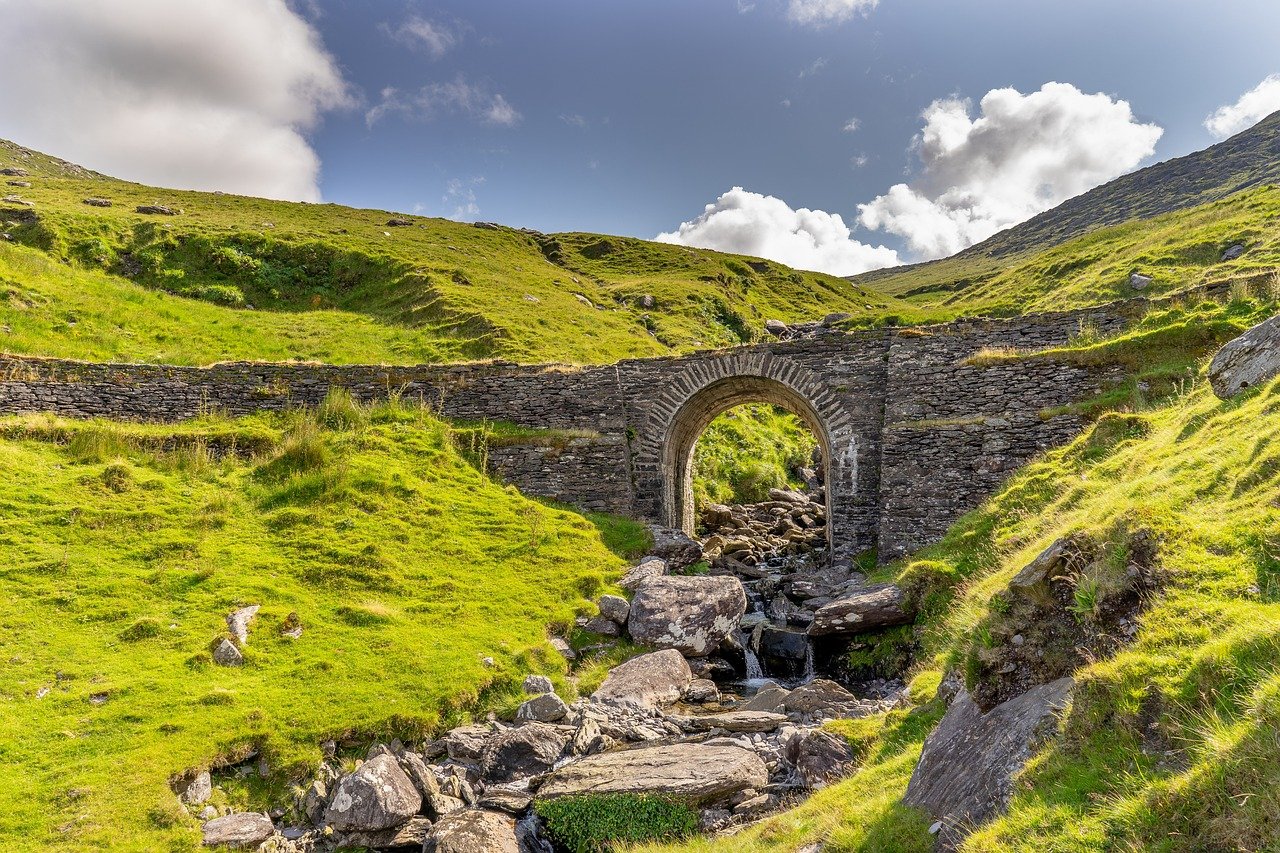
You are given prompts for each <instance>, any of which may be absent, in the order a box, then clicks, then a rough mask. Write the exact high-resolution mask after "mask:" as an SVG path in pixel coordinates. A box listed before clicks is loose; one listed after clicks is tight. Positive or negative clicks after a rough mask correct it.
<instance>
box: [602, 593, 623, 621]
mask: <svg viewBox="0 0 1280 853" xmlns="http://www.w3.org/2000/svg"><path fill="white" fill-rule="evenodd" d="M598 604H599V606H600V615H601V616H603V617H604V618H605V619H608V620H610V621H613V622H617V623H618V624H619V625H625V624H627V615H628V614H629V613H630V612H631V602H629V601H627V600H626V599H625V598H623V597H622V596H620V595H602V596H600V601H599V602H598Z"/></svg>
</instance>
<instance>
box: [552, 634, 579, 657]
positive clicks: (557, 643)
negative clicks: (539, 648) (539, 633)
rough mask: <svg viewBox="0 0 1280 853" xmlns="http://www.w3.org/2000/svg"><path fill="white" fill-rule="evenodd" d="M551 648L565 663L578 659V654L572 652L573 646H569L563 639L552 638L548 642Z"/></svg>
mask: <svg viewBox="0 0 1280 853" xmlns="http://www.w3.org/2000/svg"><path fill="white" fill-rule="evenodd" d="M549 642H550V643H551V648H553V649H555V650H556V651H557V652H559V653H560V656H561V657H562V658H564V659H565V660H567V661H575V660H577V659H578V653H577V652H575V651H574V650H573V646H571V645H569V641H568V640H566V639H564V638H563V637H552V638H551V640H550V641H549Z"/></svg>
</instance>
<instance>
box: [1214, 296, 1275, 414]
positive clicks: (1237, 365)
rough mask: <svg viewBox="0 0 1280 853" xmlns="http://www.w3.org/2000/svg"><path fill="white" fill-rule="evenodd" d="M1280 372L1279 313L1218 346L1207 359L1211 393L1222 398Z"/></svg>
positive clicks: (1259, 383) (1260, 382) (1233, 394)
mask: <svg viewBox="0 0 1280 853" xmlns="http://www.w3.org/2000/svg"><path fill="white" fill-rule="evenodd" d="M1277 374H1280V314H1277V315H1276V316H1274V317H1272V318H1271V319H1270V320H1264V321H1263V322H1261V323H1259V324H1258V325H1256V326H1254V327H1253V328H1252V329H1250V330H1249V331H1247V332H1245V333H1244V334H1243V335H1241V336H1240V337H1238V338H1235V339H1233V340H1230V341H1228V342H1227V343H1226V345H1225V346H1224V347H1223V348H1222V349H1220V350H1218V354H1217V355H1215V356H1214V357H1213V361H1211V362H1210V363H1209V382H1210V384H1212V385H1213V393H1215V394H1217V395H1218V397H1220V398H1221V399H1223V400H1226V399H1229V398H1231V397H1234V396H1235V395H1236V394H1238V393H1239V392H1241V391H1243V390H1244V389H1245V388H1253V387H1255V386H1257V385H1261V384H1263V383H1265V382H1267V381H1269V380H1270V379H1272V378H1273V377H1275V376H1276V375H1277Z"/></svg>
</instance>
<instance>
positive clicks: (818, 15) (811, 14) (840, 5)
mask: <svg viewBox="0 0 1280 853" xmlns="http://www.w3.org/2000/svg"><path fill="white" fill-rule="evenodd" d="M879 2H880V0H790V2H789V3H788V4H787V17H788V18H790V19H791V20H792V21H794V22H795V23H797V24H802V25H805V26H813V27H821V26H826V25H827V24H839V23H843V22H844V21H847V20H849V19H850V18H852V17H853V16H854V15H858V14H863V15H865V14H866V13H868V12H870V11H871V10H872V9H874V8H875V7H876V5H877V4H878V3H879Z"/></svg>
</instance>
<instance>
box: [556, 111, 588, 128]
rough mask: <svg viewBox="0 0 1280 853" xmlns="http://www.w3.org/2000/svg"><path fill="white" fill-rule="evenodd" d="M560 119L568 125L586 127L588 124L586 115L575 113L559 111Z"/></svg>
mask: <svg viewBox="0 0 1280 853" xmlns="http://www.w3.org/2000/svg"><path fill="white" fill-rule="evenodd" d="M560 120H561V121H562V122H564V123H565V124H567V125H569V126H570V127H586V126H587V124H588V122H587V118H586V116H580V115H578V114H577V113H561V114H560Z"/></svg>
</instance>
